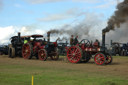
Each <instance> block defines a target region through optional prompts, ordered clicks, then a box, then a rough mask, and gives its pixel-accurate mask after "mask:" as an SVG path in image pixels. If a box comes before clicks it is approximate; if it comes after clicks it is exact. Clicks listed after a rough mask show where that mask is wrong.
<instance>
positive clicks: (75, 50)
mask: <svg viewBox="0 0 128 85" xmlns="http://www.w3.org/2000/svg"><path fill="white" fill-rule="evenodd" d="M92 55H95V56H94V61H95V63H96V64H98V65H103V64H110V63H111V62H112V56H111V55H110V54H109V53H108V52H106V48H105V33H104V32H102V46H100V45H99V43H98V42H94V43H93V44H92V43H91V42H90V41H89V40H87V39H83V40H82V41H81V42H80V43H79V44H77V45H74V46H71V47H69V48H68V49H67V58H68V60H69V61H70V62H71V63H78V62H85V63H86V62H88V61H89V60H90V59H91V57H92Z"/></svg>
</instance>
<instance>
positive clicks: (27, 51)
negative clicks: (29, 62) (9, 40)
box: [22, 44, 31, 59]
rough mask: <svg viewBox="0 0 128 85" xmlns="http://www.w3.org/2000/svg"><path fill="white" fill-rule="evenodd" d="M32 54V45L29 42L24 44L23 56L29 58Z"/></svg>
mask: <svg viewBox="0 0 128 85" xmlns="http://www.w3.org/2000/svg"><path fill="white" fill-rule="evenodd" d="M30 54H31V52H30V46H29V45H28V44H24V45H23V49H22V56H23V58H25V59H28V58H29V56H30Z"/></svg>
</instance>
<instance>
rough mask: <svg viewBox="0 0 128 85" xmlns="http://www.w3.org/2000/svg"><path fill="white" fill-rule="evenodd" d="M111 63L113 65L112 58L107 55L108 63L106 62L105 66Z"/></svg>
mask: <svg viewBox="0 0 128 85" xmlns="http://www.w3.org/2000/svg"><path fill="white" fill-rule="evenodd" d="M110 63H112V56H111V55H110V54H108V53H107V54H106V62H105V64H110Z"/></svg>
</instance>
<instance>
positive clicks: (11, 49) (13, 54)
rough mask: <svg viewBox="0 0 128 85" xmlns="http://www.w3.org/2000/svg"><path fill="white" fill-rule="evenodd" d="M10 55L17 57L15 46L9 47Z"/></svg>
mask: <svg viewBox="0 0 128 85" xmlns="http://www.w3.org/2000/svg"><path fill="white" fill-rule="evenodd" d="M8 55H9V57H10V58H14V57H15V48H13V47H9V50H8Z"/></svg>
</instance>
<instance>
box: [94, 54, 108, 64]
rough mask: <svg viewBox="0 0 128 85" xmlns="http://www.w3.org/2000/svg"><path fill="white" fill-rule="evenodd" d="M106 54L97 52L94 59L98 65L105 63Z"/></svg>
mask: <svg viewBox="0 0 128 85" xmlns="http://www.w3.org/2000/svg"><path fill="white" fill-rule="evenodd" d="M105 60H106V58H105V55H104V54H103V53H97V54H96V55H95V57H94V61H95V63H96V64H97V65H103V64H105Z"/></svg>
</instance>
